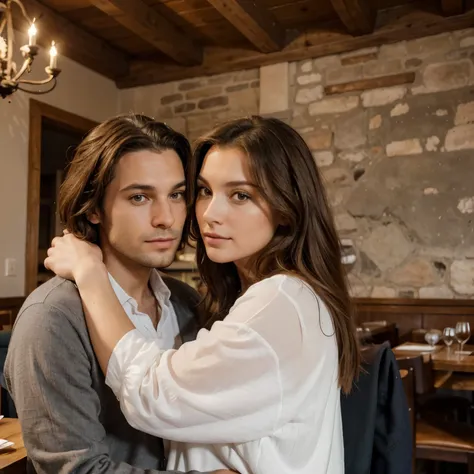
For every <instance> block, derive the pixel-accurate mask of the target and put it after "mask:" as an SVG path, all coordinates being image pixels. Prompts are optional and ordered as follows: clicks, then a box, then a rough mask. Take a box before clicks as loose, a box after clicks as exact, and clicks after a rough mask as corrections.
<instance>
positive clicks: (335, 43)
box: [117, 5, 474, 88]
mask: <svg viewBox="0 0 474 474" xmlns="http://www.w3.org/2000/svg"><path fill="white" fill-rule="evenodd" d="M473 23H474V11H469V12H467V13H465V14H463V15H458V16H452V17H448V18H445V17H443V16H441V15H440V14H439V12H438V13H434V12H428V11H421V10H419V9H416V7H413V6H411V5H407V6H406V7H404V8H403V9H401V8H396V9H395V10H394V11H391V10H387V11H384V12H380V14H379V24H380V26H379V27H378V28H377V29H376V30H375V31H374V32H373V33H372V34H371V35H366V36H357V37H353V36H352V35H350V34H348V33H345V32H336V31H329V30H324V31H321V30H319V31H311V32H307V33H304V34H302V35H300V36H299V37H298V38H296V39H295V40H294V41H292V42H291V43H290V44H288V45H287V46H286V47H285V48H284V49H283V50H282V51H279V52H275V53H269V54H262V53H258V52H256V51H249V50H248V49H247V50H245V49H228V48H208V49H206V51H205V54H204V61H203V64H202V65H200V66H195V67H179V66H173V65H166V64H158V63H156V62H152V61H134V62H132V63H131V65H130V68H131V72H130V75H129V76H128V77H125V78H121V79H120V80H118V81H117V85H118V87H120V88H127V87H135V86H142V85H148V84H157V83H163V82H168V81H175V80H181V79H188V78H192V77H199V76H209V75H213V74H221V73H226V72H231V71H239V70H242V69H251V68H256V67H260V66H265V65H269V64H276V63H279V62H285V61H300V60H303V59H308V58H317V57H321V56H327V55H331V54H339V53H343V52H348V51H355V50H357V49H361V48H368V47H372V46H380V45H382V44H387V43H395V42H398V41H403V40H410V39H415V38H421V37H424V36H429V35H435V34H439V33H443V32H446V31H454V30H458V29H464V28H469V27H471V26H472V24H473Z"/></svg>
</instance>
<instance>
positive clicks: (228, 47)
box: [16, 0, 474, 87]
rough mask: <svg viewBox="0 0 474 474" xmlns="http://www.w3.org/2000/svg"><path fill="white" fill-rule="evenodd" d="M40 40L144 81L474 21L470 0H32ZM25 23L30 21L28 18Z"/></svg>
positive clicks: (108, 72)
mask: <svg viewBox="0 0 474 474" xmlns="http://www.w3.org/2000/svg"><path fill="white" fill-rule="evenodd" d="M23 2H24V4H25V7H26V8H27V10H28V13H29V15H30V16H31V17H36V18H37V26H38V29H39V30H40V34H39V35H38V39H41V40H42V41H44V43H45V44H49V43H50V41H51V39H52V38H54V39H55V40H56V42H57V43H58V46H59V49H60V52H61V54H64V55H65V56H68V57H69V58H71V59H73V60H75V61H77V62H79V63H81V64H83V65H84V66H86V67H88V68H90V69H92V70H94V71H97V72H98V73H100V74H103V75H105V76H106V77H109V78H111V79H113V80H115V81H116V83H117V85H118V86H119V87H134V86H139V85H147V84H153V83H160V82H167V81H172V80H178V79H184V78H189V77H195V76H202V75H209V74H218V73H222V72H228V71H233V70H239V69H246V68H253V67H258V66H261V65H267V64H273V63H277V62H282V61H293V60H301V59H305V58H309V57H318V56H323V55H327V54H335V53H341V52H344V51H351V50H355V49H358V48H363V47H370V46H376V45H380V44H382V43H390V42H395V41H399V40H403V39H410V38H416V37H420V36H425V35H430V34H437V33H441V32H444V31H451V30H455V29H458V28H467V27H469V26H471V25H473V24H474V10H472V9H470V8H468V7H466V3H469V2H468V0H430V1H420V2H419V1H413V0H23ZM16 27H17V28H20V29H25V27H26V25H24V24H22V23H21V22H20V23H18V24H17V25H16Z"/></svg>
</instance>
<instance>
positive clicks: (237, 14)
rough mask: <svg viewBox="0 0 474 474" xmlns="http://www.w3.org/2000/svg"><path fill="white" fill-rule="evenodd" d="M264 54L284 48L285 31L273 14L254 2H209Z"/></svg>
mask: <svg viewBox="0 0 474 474" xmlns="http://www.w3.org/2000/svg"><path fill="white" fill-rule="evenodd" d="M207 1H208V3H210V4H211V5H212V6H213V7H214V8H215V9H216V10H217V11H218V12H219V13H220V14H221V15H222V16H223V17H224V18H226V19H227V20H228V21H229V23H231V24H232V25H233V26H234V27H235V28H236V29H237V30H238V31H240V33H242V35H243V36H245V37H246V38H247V39H248V40H249V41H250V42H251V43H252V44H253V45H254V46H255V47H256V48H257V49H258V50H259V51H261V52H262V53H273V52H275V51H279V50H280V49H282V48H283V46H284V44H285V30H284V28H283V27H282V26H281V25H280V24H279V23H278V21H277V20H276V18H274V16H273V14H272V13H271V12H270V11H269V10H267V9H266V8H265V7H264V6H262V5H261V4H260V3H259V2H256V1H254V0H207Z"/></svg>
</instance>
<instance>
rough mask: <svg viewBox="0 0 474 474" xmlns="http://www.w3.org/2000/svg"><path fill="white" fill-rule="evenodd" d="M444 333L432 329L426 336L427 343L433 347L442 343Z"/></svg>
mask: <svg viewBox="0 0 474 474" xmlns="http://www.w3.org/2000/svg"><path fill="white" fill-rule="evenodd" d="M441 336H442V333H441V331H440V330H439V329H430V330H429V331H428V332H427V333H426V334H425V341H426V342H427V343H428V344H429V345H430V346H431V347H434V346H435V345H436V344H438V342H439V341H440V339H441Z"/></svg>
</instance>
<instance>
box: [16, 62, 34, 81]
mask: <svg viewBox="0 0 474 474" xmlns="http://www.w3.org/2000/svg"><path fill="white" fill-rule="evenodd" d="M32 62H33V59H31V58H27V59H25V60H24V61H23V66H21V69H20V70H19V71H18V72H17V74H16V76H15V77H14V78H13V79H12V80H13V81H15V82H17V81H18V80H19V79H20V77H21V76H23V74H24V73H25V71H26V70H27V69H28V67H29V66H30V65H31V63H32Z"/></svg>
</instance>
